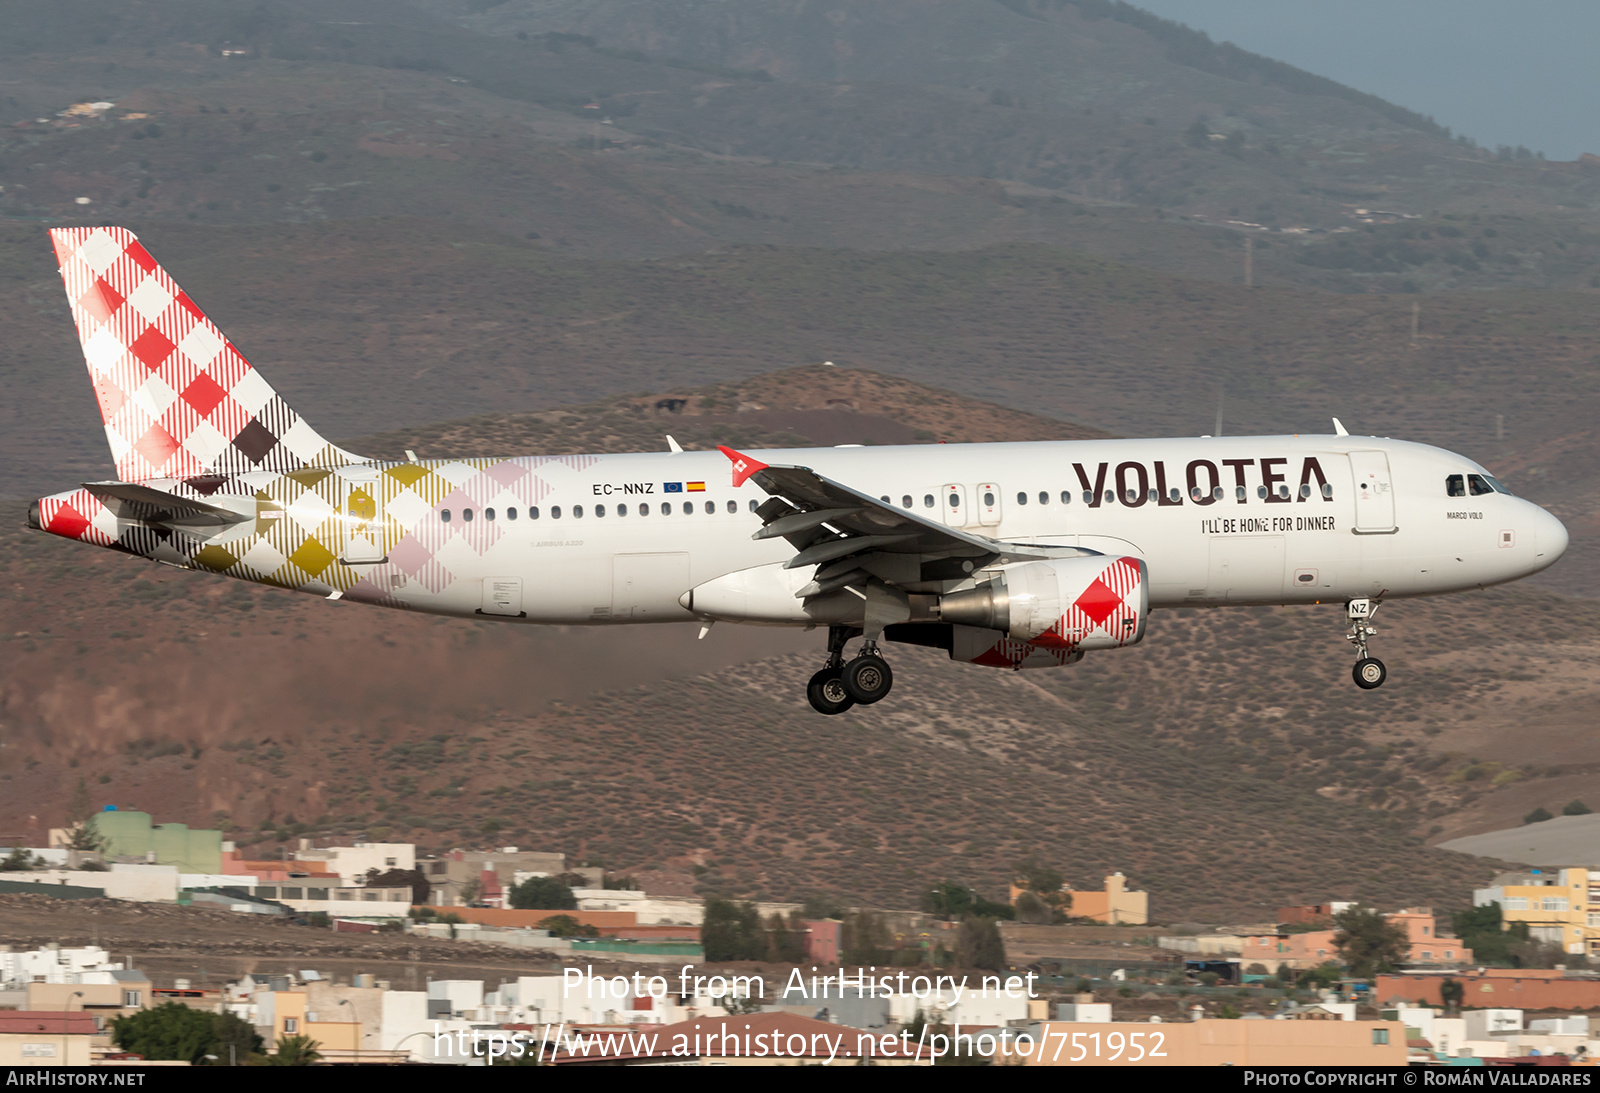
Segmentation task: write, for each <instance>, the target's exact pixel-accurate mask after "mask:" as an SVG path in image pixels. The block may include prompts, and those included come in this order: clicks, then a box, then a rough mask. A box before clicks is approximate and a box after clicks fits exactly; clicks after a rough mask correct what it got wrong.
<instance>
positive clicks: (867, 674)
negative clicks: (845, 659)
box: [839, 653, 894, 706]
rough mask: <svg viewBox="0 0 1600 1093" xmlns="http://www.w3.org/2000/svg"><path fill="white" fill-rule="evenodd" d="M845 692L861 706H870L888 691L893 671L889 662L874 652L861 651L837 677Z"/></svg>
mask: <svg viewBox="0 0 1600 1093" xmlns="http://www.w3.org/2000/svg"><path fill="white" fill-rule="evenodd" d="M839 682H840V683H842V684H844V690H845V693H846V694H848V695H849V696H850V697H851V698H853V699H854V700H855V701H857V702H859V703H860V704H861V705H863V706H870V705H871V704H872V703H874V702H876V701H878V700H879V699H880V698H883V697H884V696H885V695H887V694H888V693H889V688H890V687H893V686H894V673H893V672H891V671H890V670H889V662H888V661H886V660H884V659H883V658H882V657H880V656H878V655H877V654H875V653H863V654H862V655H860V656H858V657H856V659H854V660H852V661H851V662H850V663H849V664H846V665H845V666H844V673H843V674H842V675H841V676H840V677H839Z"/></svg>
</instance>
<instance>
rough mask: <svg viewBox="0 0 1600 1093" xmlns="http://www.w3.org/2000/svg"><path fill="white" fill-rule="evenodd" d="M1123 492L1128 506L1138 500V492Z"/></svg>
mask: <svg viewBox="0 0 1600 1093" xmlns="http://www.w3.org/2000/svg"><path fill="white" fill-rule="evenodd" d="M1123 492H1124V493H1126V494H1127V497H1128V504H1130V505H1131V504H1133V503H1134V502H1135V501H1137V500H1138V499H1139V491H1138V490H1124V491H1123Z"/></svg>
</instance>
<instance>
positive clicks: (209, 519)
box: [83, 482, 250, 525]
mask: <svg viewBox="0 0 1600 1093" xmlns="http://www.w3.org/2000/svg"><path fill="white" fill-rule="evenodd" d="M83 488H84V489H86V490H88V491H89V492H90V493H91V494H93V495H94V496H95V497H97V498H98V499H99V500H100V503H101V504H103V505H105V507H106V508H108V509H110V510H111V511H112V512H113V513H114V514H116V516H117V518H118V519H119V520H139V521H141V522H143V523H146V524H177V523H182V524H206V525H224V524H238V523H242V522H243V521H245V520H248V519H250V517H249V516H248V515H246V514H245V513H241V512H235V511H233V510H232V509H228V508H223V507H222V506H221V505H214V504H210V503H209V502H206V501H196V500H194V499H192V498H189V497H179V496H177V495H176V494H171V493H166V492H165V491H163V490H157V489H152V488H150V487H149V486H140V485H137V484H135V483H132V482H85V483H84V484H83Z"/></svg>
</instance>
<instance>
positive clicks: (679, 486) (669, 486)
mask: <svg viewBox="0 0 1600 1093" xmlns="http://www.w3.org/2000/svg"><path fill="white" fill-rule="evenodd" d="M661 492H662V493H682V492H683V483H682V482H663V483H661Z"/></svg>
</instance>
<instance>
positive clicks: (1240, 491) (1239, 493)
mask: <svg viewBox="0 0 1600 1093" xmlns="http://www.w3.org/2000/svg"><path fill="white" fill-rule="evenodd" d="M1233 495H1234V497H1236V498H1238V499H1239V500H1240V501H1243V500H1244V487H1243V486H1235V487H1233Z"/></svg>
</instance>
